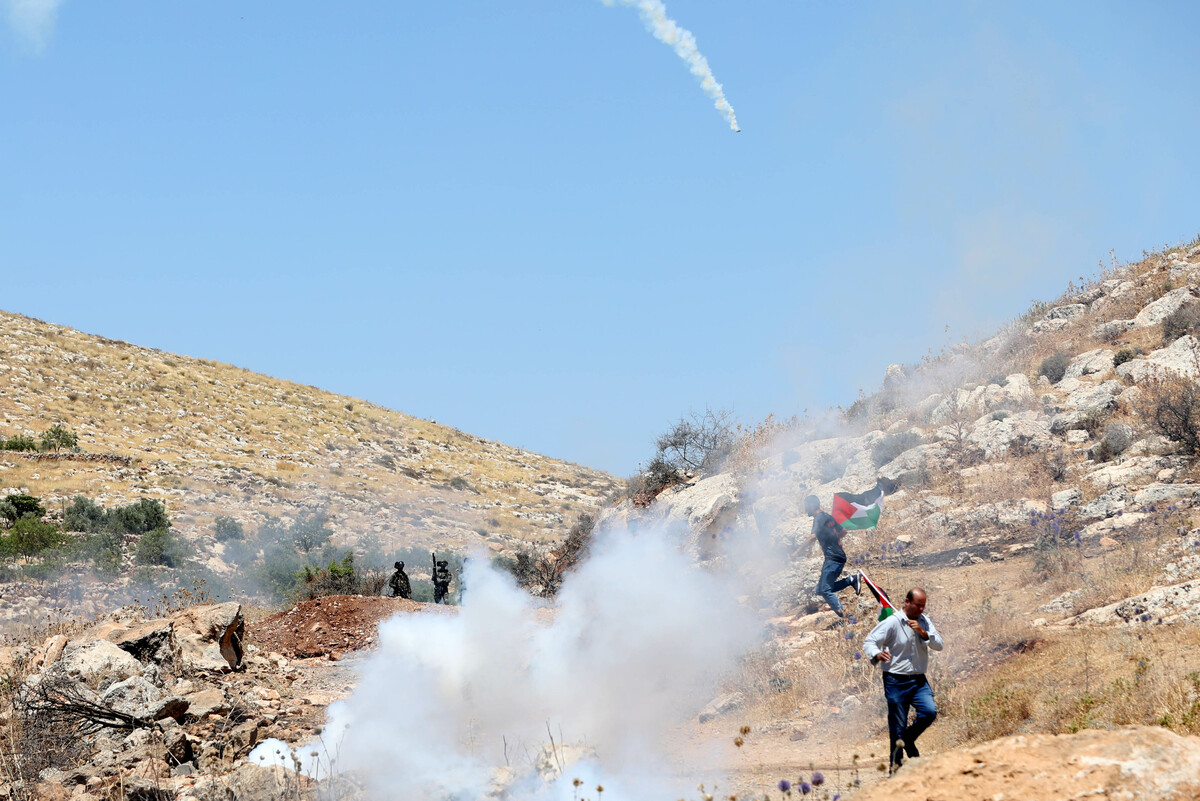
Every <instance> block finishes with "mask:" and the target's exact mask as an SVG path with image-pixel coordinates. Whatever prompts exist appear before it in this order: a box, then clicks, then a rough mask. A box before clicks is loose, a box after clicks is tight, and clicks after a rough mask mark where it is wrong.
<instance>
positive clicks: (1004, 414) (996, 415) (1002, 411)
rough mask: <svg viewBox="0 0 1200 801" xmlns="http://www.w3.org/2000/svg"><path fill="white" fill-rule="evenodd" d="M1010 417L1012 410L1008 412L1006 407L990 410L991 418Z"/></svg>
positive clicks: (1001, 418)
mask: <svg viewBox="0 0 1200 801" xmlns="http://www.w3.org/2000/svg"><path fill="white" fill-rule="evenodd" d="M1010 417H1012V412H1010V411H1009V410H1008V409H997V410H996V411H994V412H992V419H993V420H1007V419H1008V418H1010Z"/></svg>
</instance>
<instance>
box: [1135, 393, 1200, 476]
mask: <svg viewBox="0 0 1200 801" xmlns="http://www.w3.org/2000/svg"><path fill="white" fill-rule="evenodd" d="M1144 388H1145V389H1146V391H1147V409H1148V411H1149V417H1150V424H1151V426H1152V427H1153V428H1154V430H1155V431H1157V432H1158V433H1159V434H1162V435H1163V436H1164V437H1166V438H1167V439H1170V440H1173V441H1175V442H1178V443H1179V444H1180V446H1181V450H1182V451H1183V452H1184V453H1186V454H1188V455H1189V456H1198V455H1200V385H1198V384H1196V383H1195V382H1194V381H1190V380H1189V379H1186V378H1183V377H1182V376H1177V375H1174V374H1171V375H1163V376H1159V377H1158V378H1155V379H1154V380H1152V381H1148V382H1145V384H1144Z"/></svg>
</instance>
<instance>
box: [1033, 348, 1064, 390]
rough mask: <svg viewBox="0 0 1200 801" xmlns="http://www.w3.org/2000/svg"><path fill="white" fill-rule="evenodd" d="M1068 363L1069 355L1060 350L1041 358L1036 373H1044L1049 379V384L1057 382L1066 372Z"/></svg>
mask: <svg viewBox="0 0 1200 801" xmlns="http://www.w3.org/2000/svg"><path fill="white" fill-rule="evenodd" d="M1070 364H1071V357H1070V356H1069V355H1067V354H1066V353H1062V352H1059V353H1054V354H1052V355H1050V356H1047V357H1046V358H1044V359H1042V363H1041V365H1040V366H1039V367H1038V375H1044V376H1046V378H1048V379H1050V383H1051V384H1057V383H1058V382H1059V381H1061V380H1062V377H1063V376H1064V375H1066V374H1067V367H1068V366H1070Z"/></svg>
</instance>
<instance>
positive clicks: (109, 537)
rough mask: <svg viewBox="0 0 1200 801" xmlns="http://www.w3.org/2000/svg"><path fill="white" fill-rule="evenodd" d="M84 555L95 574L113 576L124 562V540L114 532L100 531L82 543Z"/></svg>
mask: <svg viewBox="0 0 1200 801" xmlns="http://www.w3.org/2000/svg"><path fill="white" fill-rule="evenodd" d="M83 550H84V553H85V554H86V555H87V556H88V558H90V559H91V560H92V564H93V565H95V567H96V572H97V573H100V574H101V575H105V576H115V575H117V574H118V573H120V572H121V565H122V564H123V563H124V560H125V541H124V538H123V537H122V536H121V535H120V534H118V533H117V532H115V531H108V530H102V531H99V532H97V533H96V534H93V535H91V536H89V537H88V538H87V539H86V540H85V541H84V546H83Z"/></svg>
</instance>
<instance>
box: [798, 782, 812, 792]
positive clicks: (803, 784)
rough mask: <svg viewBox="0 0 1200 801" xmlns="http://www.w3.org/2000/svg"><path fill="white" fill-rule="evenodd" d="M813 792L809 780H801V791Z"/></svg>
mask: <svg viewBox="0 0 1200 801" xmlns="http://www.w3.org/2000/svg"><path fill="white" fill-rule="evenodd" d="M811 792H812V785H811V784H809V783H808V782H800V793H801V794H802V795H808V794H809V793H811Z"/></svg>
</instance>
